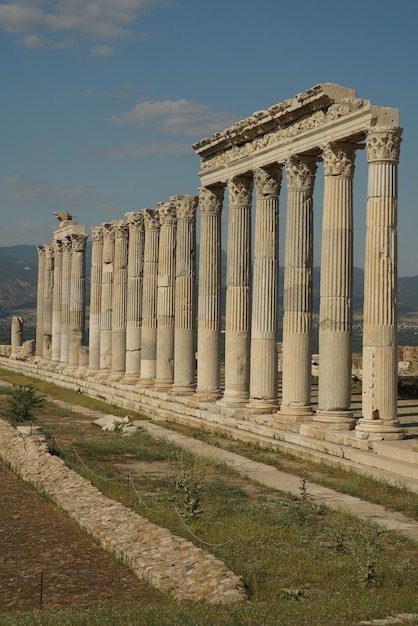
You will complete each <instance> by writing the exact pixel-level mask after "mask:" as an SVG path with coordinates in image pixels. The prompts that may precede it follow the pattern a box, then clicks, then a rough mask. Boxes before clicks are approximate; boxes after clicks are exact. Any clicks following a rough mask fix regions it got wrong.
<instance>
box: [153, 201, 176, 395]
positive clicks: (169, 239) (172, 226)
mask: <svg viewBox="0 0 418 626" xmlns="http://www.w3.org/2000/svg"><path fill="white" fill-rule="evenodd" d="M158 205H159V211H158V212H159V215H160V244H159V252H158V279H157V362H156V366H155V382H154V386H155V388H156V389H159V390H161V391H164V390H165V389H167V388H168V387H171V385H172V384H173V382H174V297H175V280H176V230H177V218H176V206H175V204H174V203H173V202H159V203H158Z"/></svg>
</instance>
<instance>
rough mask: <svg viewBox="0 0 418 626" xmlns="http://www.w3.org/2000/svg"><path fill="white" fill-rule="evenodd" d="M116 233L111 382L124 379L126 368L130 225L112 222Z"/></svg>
mask: <svg viewBox="0 0 418 626" xmlns="http://www.w3.org/2000/svg"><path fill="white" fill-rule="evenodd" d="M112 224H113V230H114V233H115V255H114V261H113V293H112V365H111V374H110V377H109V380H111V381H115V380H119V379H120V378H122V376H123V375H124V374H125V367H126V304H127V293H128V238H129V225H128V222H126V221H125V220H114V221H113V222H112Z"/></svg>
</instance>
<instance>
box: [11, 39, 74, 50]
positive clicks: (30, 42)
mask: <svg viewBox="0 0 418 626" xmlns="http://www.w3.org/2000/svg"><path fill="white" fill-rule="evenodd" d="M20 42H21V43H22V44H23V45H24V46H25V48H31V49H33V50H63V49H64V48H71V47H72V46H73V43H72V42H71V41H70V40H69V39H65V40H62V41H54V40H53V39H50V38H47V37H44V36H43V35H27V36H26V37H23V38H22V39H21V40H20Z"/></svg>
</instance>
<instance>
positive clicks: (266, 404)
mask: <svg viewBox="0 0 418 626" xmlns="http://www.w3.org/2000/svg"><path fill="white" fill-rule="evenodd" d="M277 407H278V402H277V400H261V399H257V398H250V401H249V402H248V403H247V404H246V405H245V412H246V413H252V414H254V415H272V414H273V413H275V412H276V410H277Z"/></svg>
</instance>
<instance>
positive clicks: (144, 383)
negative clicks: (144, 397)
mask: <svg viewBox="0 0 418 626" xmlns="http://www.w3.org/2000/svg"><path fill="white" fill-rule="evenodd" d="M154 382H155V378H140V379H139V380H138V382H137V386H138V387H144V388H148V387H153V386H154Z"/></svg>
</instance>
